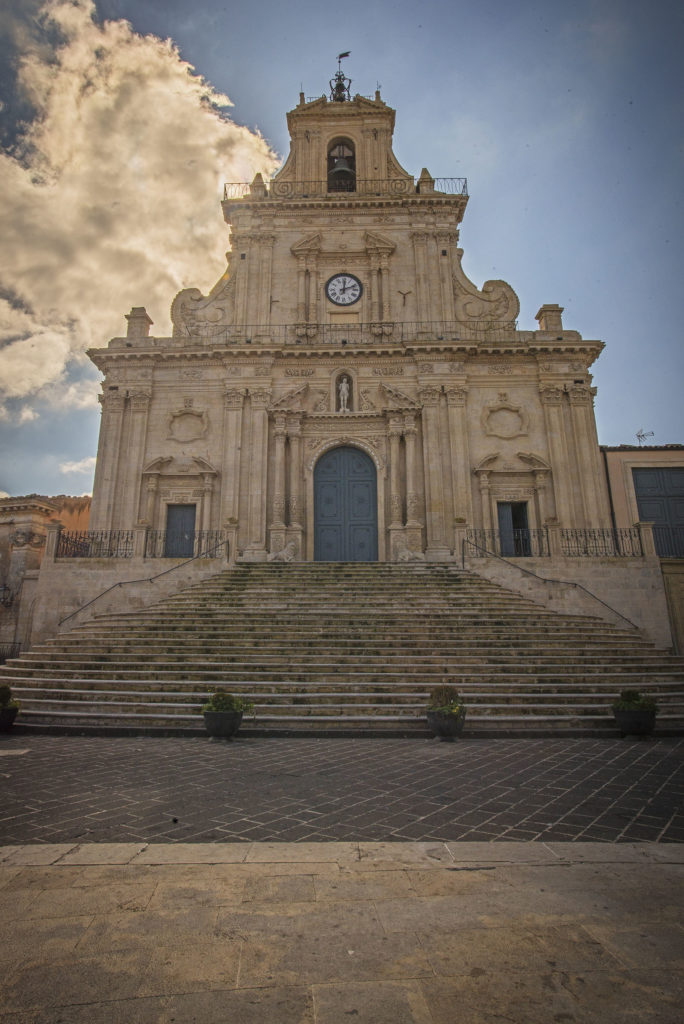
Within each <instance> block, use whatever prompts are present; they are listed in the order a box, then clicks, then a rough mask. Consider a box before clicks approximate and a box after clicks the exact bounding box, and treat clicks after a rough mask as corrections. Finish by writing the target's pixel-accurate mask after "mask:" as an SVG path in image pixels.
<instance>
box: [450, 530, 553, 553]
mask: <svg viewBox="0 0 684 1024" xmlns="http://www.w3.org/2000/svg"><path fill="white" fill-rule="evenodd" d="M466 536H467V539H468V540H469V541H470V543H471V545H472V552H473V554H474V555H475V556H476V557H485V556H486V555H487V554H492V555H499V556H500V557H501V558H531V557H535V558H547V557H548V556H549V554H550V550H549V537H548V531H547V530H545V529H544V528H542V529H541V530H478V529H472V530H468V531H467V535H466Z"/></svg>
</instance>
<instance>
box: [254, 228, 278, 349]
mask: <svg viewBox="0 0 684 1024" xmlns="http://www.w3.org/2000/svg"><path fill="white" fill-rule="evenodd" d="M258 238H259V299H258V315H257V322H258V323H259V324H260V325H262V326H263V327H265V326H266V325H268V324H270V323H271V295H272V290H273V285H272V270H273V245H274V243H275V235H271V234H268V233H265V234H261V235H259V236H258ZM260 333H261V334H263V336H264V337H268V336H269V332H268V331H266V330H264V331H262V332H260Z"/></svg>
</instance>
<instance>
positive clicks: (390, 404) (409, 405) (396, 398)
mask: <svg viewBox="0 0 684 1024" xmlns="http://www.w3.org/2000/svg"><path fill="white" fill-rule="evenodd" d="M378 390H379V392H380V399H381V402H382V407H383V411H386V412H391V411H393V410H400V409H411V410H416V411H417V410H418V409H420V404H419V403H418V402H416V400H415V399H414V398H409V396H408V395H405V394H404V393H403V391H398V390H397V388H391V387H390V386H389V384H380V386H379V388H378Z"/></svg>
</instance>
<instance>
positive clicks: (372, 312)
mask: <svg viewBox="0 0 684 1024" xmlns="http://www.w3.org/2000/svg"><path fill="white" fill-rule="evenodd" d="M378 275H379V267H378V260H377V257H375V256H371V259H370V276H369V279H368V319H369V320H370V321H371V323H374V322H375V321H376V320H380V319H382V313H381V310H380V285H379V282H378Z"/></svg>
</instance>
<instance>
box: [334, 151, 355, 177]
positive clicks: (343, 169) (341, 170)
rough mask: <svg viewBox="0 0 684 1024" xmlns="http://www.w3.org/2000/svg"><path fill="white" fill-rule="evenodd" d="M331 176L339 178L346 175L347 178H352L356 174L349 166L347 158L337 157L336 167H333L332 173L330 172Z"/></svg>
mask: <svg viewBox="0 0 684 1024" xmlns="http://www.w3.org/2000/svg"><path fill="white" fill-rule="evenodd" d="M330 174H331V176H332V175H338V176H339V175H341V174H344V175H347V176H352V175H353V174H354V172H353V170H352V169H351V167H350V166H349V164H348V163H347V158H346V157H344V156H337V157H335V166H334V167H333V169H332V171H330Z"/></svg>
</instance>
